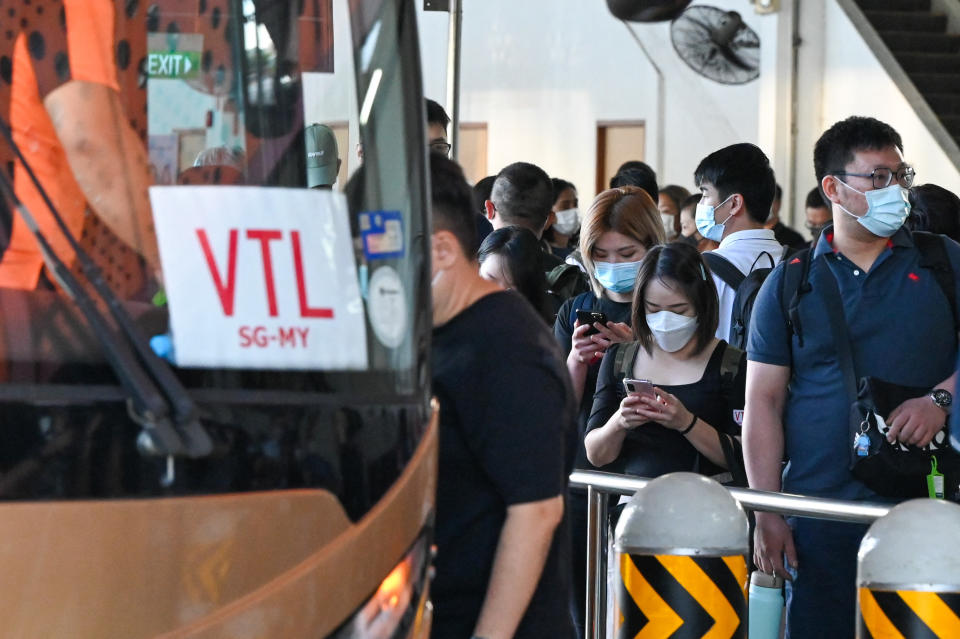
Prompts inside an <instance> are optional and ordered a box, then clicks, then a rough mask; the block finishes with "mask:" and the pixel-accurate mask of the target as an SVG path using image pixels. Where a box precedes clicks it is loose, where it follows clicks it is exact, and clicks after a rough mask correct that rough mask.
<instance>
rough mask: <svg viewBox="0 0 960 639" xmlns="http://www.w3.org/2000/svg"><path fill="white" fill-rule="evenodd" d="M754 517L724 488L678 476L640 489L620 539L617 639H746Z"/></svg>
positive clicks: (617, 539)
mask: <svg viewBox="0 0 960 639" xmlns="http://www.w3.org/2000/svg"><path fill="white" fill-rule="evenodd" d="M747 540H748V525H747V516H746V514H745V513H744V511H743V508H741V507H740V504H738V503H737V501H736V500H735V499H734V498H733V497H731V496H730V493H728V492H727V490H726V489H725V488H723V487H722V486H721V485H720V484H718V483H717V482H715V481H713V480H712V479H709V478H707V477H704V476H703V475H697V474H694V473H672V474H670V475H665V476H663V477H660V478H658V479H655V480H653V481H652V482H650V483H649V484H647V486H646V487H645V488H643V489H642V490H639V491H637V494H636V495H634V496H633V498H632V499H631V500H630V503H629V504H627V506H626V508H624V511H623V514H622V515H621V517H620V521H619V523H618V524H617V530H616V536H615V541H614V551H615V553H616V555H615V556H616V562H617V565H618V566H619V579H618V580H617V585H616V608H615V610H614V627H615V628H616V637H617V639H627V638H629V639H634V638H635V637H637V636H642V637H646V638H649V639H657V638H664V639H665V638H666V637H671V638H672V639H695V638H696V639H699V638H700V637H706V636H709V637H711V638H712V639H734V638H735V639H743V638H744V637H746V636H747V595H746V587H747V564H746V553H747V548H748V546H747Z"/></svg>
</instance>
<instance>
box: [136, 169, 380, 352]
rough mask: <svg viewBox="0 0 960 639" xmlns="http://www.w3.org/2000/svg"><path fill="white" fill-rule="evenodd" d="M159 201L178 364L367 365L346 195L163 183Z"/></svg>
mask: <svg viewBox="0 0 960 639" xmlns="http://www.w3.org/2000/svg"><path fill="white" fill-rule="evenodd" d="M150 201H151V203H152V205H153V217H154V223H155V225H156V228H157V238H158V242H159V245H160V258H161V261H162V263H163V279H164V287H165V289H166V293H167V299H168V304H169V308H170V327H171V332H172V334H173V346H174V351H175V354H176V361H177V364H178V365H180V366H185V367H224V368H269V369H301V370H303V369H314V370H336V369H340V370H345V369H351V370H362V369H366V368H367V338H366V328H365V327H366V321H365V317H364V309H363V301H362V299H361V297H360V287H359V284H358V282H357V269H356V264H355V262H354V256H353V248H352V239H351V236H350V227H349V224H348V222H347V214H348V213H347V205H346V199H345V197H344V196H343V194H341V193H336V192H333V191H321V190H308V189H286V188H261V187H252V186H160V187H152V188H151V189H150Z"/></svg>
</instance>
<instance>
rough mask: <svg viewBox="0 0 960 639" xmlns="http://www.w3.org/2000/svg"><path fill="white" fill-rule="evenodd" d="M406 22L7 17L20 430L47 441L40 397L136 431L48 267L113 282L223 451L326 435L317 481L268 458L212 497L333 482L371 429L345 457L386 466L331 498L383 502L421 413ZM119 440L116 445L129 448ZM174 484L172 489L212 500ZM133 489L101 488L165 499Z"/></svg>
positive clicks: (305, 13)
mask: <svg viewBox="0 0 960 639" xmlns="http://www.w3.org/2000/svg"><path fill="white" fill-rule="evenodd" d="M403 6H404V5H403V3H401V2H397V1H395V0H378V1H364V2H356V1H352V0H350V1H348V0H336V1H333V0H319V1H314V2H267V1H264V0H233V1H229V2H223V1H210V2H198V3H192V2H182V1H181V0H158V1H157V2H151V3H143V2H140V3H138V2H114V1H111V0H93V1H89V2H88V1H84V2H80V1H79V0H76V1H73V2H71V1H66V2H64V10H63V11H61V12H59V14H57V13H56V12H48V13H46V14H45V13H43V12H41V11H36V12H33V13H32V14H31V15H30V16H24V17H23V19H22V20H19V22H18V20H17V18H19V17H20V16H19V15H18V16H17V17H16V18H14V19H12V20H11V21H10V23H9V24H10V25H14V24H15V23H16V24H18V25H19V26H17V28H16V29H13V30H12V31H11V32H8V34H7V37H6V38H5V39H0V75H2V77H0V117H2V118H3V122H2V125H3V126H4V127H9V129H10V130H11V131H12V144H8V143H7V142H6V141H0V170H2V171H3V179H4V180H5V181H6V182H7V183H8V184H9V185H10V189H0V193H4V197H3V198H2V200H0V227H2V228H0V231H2V233H0V240H2V241H0V313H2V314H3V320H2V331H0V382H2V384H0V401H3V402H5V403H7V404H9V406H10V407H11V411H8V412H7V417H6V418H5V419H7V420H10V421H11V422H16V424H17V425H16V426H11V429H12V430H20V431H22V433H21V434H23V435H24V436H26V437H27V438H28V439H30V438H32V437H36V436H39V435H38V433H37V428H38V424H39V423H41V422H44V420H47V422H49V420H50V419H52V418H53V414H52V413H51V408H50V407H51V406H57V407H58V408H57V410H56V411H54V412H57V411H60V412H57V415H58V417H59V418H62V419H64V420H66V421H65V423H67V422H72V421H75V420H81V421H82V419H87V420H89V419H91V418H92V417H91V416H94V415H97V416H99V418H100V419H102V418H103V416H104V415H105V414H107V413H110V414H111V415H113V416H114V417H116V416H121V417H125V413H124V408H123V403H124V401H125V400H126V396H125V395H124V393H123V391H122V390H121V389H120V386H122V384H120V382H122V381H123V380H120V379H118V373H117V369H116V367H115V366H113V367H111V366H110V365H109V363H108V359H109V358H106V357H105V355H104V348H103V337H102V335H101V336H98V335H97V334H96V330H93V329H92V328H91V325H90V322H89V321H88V320H89V316H88V315H85V314H84V313H82V312H81V311H80V309H79V308H78V306H77V304H76V303H75V301H74V298H75V297H76V291H74V290H72V288H71V286H70V285H69V283H68V282H67V281H66V280H65V278H64V276H63V273H61V272H59V271H58V268H57V267H56V264H55V262H58V263H61V264H62V268H64V269H67V270H68V271H69V272H70V273H72V274H74V275H75V276H76V278H77V281H78V282H79V286H80V288H81V289H82V290H83V291H86V292H87V293H91V294H92V292H93V290H94V289H95V288H96V287H95V286H94V285H93V284H91V280H92V279H96V277H98V274H99V276H102V278H103V280H105V282H106V283H107V284H108V286H109V288H110V290H111V291H112V292H113V294H114V295H115V296H116V298H117V300H118V301H119V304H120V305H121V306H122V307H123V309H124V312H125V313H126V314H128V315H129V316H130V317H131V318H132V320H133V323H134V324H135V325H136V328H137V330H138V331H139V332H140V333H141V334H142V336H143V338H144V339H146V340H149V343H150V345H151V348H152V349H153V350H154V351H155V352H156V353H157V354H158V355H160V356H161V357H163V358H165V359H166V360H167V361H168V362H169V365H170V367H171V368H172V369H173V370H174V371H175V373H176V375H177V377H178V378H179V380H180V381H181V383H182V384H183V385H184V386H185V387H186V388H187V390H188V391H189V392H190V394H191V396H192V397H193V398H194V399H195V400H196V401H197V402H198V403H199V404H200V406H201V412H202V417H203V420H204V422H205V423H206V424H207V425H208V428H210V429H212V430H213V431H214V433H213V435H214V439H215V446H214V449H215V450H217V446H220V449H221V453H222V456H223V459H224V460H226V459H228V458H229V457H230V455H229V454H227V452H226V451H229V450H234V451H235V450H236V447H244V446H246V447H249V445H250V442H251V441H257V442H259V441H260V440H258V439H257V437H260V436H261V435H262V436H263V442H267V441H269V442H271V445H277V444H278V443H279V442H282V441H283V437H284V436H287V437H289V433H290V431H286V434H285V435H283V436H281V435H280V434H278V432H273V431H271V428H279V426H278V424H283V425H286V426H287V427H290V428H292V429H296V428H301V429H304V428H305V429H306V430H305V431H301V432H300V433H299V435H298V437H305V438H306V439H307V440H309V439H310V437H311V436H313V435H316V437H315V438H314V440H312V441H308V443H309V444H310V445H313V446H314V447H315V449H316V451H321V452H316V454H317V455H318V459H317V460H315V464H319V466H316V465H315V466H313V467H307V468H305V467H303V465H302V463H301V465H300V466H297V471H296V472H295V473H294V474H293V475H291V474H290V473H291V472H293V471H292V470H291V469H292V468H293V465H294V462H295V461H297V462H298V463H300V462H302V461H303V459H302V457H303V456H304V455H307V456H309V450H307V449H309V448H310V446H307V447H306V449H304V448H298V449H297V452H296V455H298V456H300V457H301V459H299V460H294V459H293V458H292V457H290V458H289V459H287V458H285V457H284V453H283V452H282V451H281V452H280V453H278V454H277V456H276V459H278V460H280V466H279V467H280V468H282V470H277V469H276V468H274V471H276V473H274V474H272V475H271V474H269V473H268V474H267V475H268V476H265V475H258V474H257V472H255V471H253V470H251V469H247V470H245V471H243V472H241V473H234V472H233V471H229V472H228V471H225V470H224V469H223V468H221V469H220V471H219V472H224V473H226V474H225V477H229V478H228V479H227V480H226V481H225V482H222V486H220V487H218V488H217V490H228V489H238V488H239V489H242V488H245V487H254V486H263V487H270V486H272V487H282V486H284V485H288V486H289V485H293V486H295V485H311V482H314V484H315V483H316V482H318V481H320V480H319V479H317V478H318V477H320V476H323V478H324V479H323V481H324V482H326V481H328V480H329V482H328V483H329V484H330V485H331V486H333V485H334V484H336V483H337V482H338V481H339V482H340V485H341V486H342V485H344V484H345V482H344V480H343V477H342V476H339V477H336V478H335V479H336V481H334V480H333V479H330V477H334V476H336V475H337V473H336V472H331V471H330V468H329V467H331V466H336V467H337V468H339V467H340V466H341V465H342V459H341V456H342V455H343V454H346V453H345V452H344V451H345V450H347V449H350V450H351V451H352V448H351V447H352V446H354V445H355V444H356V442H354V441H352V439H351V438H352V437H353V436H354V435H355V434H357V433H361V432H363V433H365V430H364V429H367V428H370V426H369V425H368V422H371V423H372V422H378V423H380V424H386V425H387V430H388V431H390V428H393V429H394V431H395V432H394V431H390V434H389V436H388V437H386V438H385V439H384V441H385V442H386V443H383V444H381V446H380V447H381V448H382V450H379V452H378V451H376V450H375V449H374V450H373V451H370V450H365V451H363V452H362V453H356V454H358V455H360V456H361V457H366V456H369V457H370V462H371V463H372V464H379V463H382V457H383V456H384V455H388V454H392V455H394V456H395V457H396V458H397V459H398V460H401V461H399V462H397V463H392V465H391V470H388V471H386V472H383V473H382V475H383V476H382V477H377V478H376V481H375V482H373V483H375V484H376V487H374V488H372V489H371V488H370V487H369V486H365V488H364V490H365V491H366V492H364V494H363V495H360V496H353V497H349V498H347V499H346V501H348V502H349V501H350V500H351V499H354V500H355V501H354V502H353V503H354V504H355V505H356V509H355V510H354V511H353V512H351V514H357V513H360V512H362V511H363V509H364V508H366V507H368V506H369V504H371V503H373V501H374V498H375V496H376V494H378V491H380V492H382V490H384V489H385V487H387V486H388V485H389V478H390V477H392V476H394V475H395V471H396V470H397V468H400V467H402V459H403V458H404V455H405V454H406V453H403V454H400V455H399V456H398V455H397V454H396V452H397V447H400V448H402V449H403V450H404V451H407V452H409V451H411V450H413V447H414V446H415V443H416V440H417V437H418V436H419V432H420V431H419V430H418V429H419V428H422V425H423V424H425V423H426V419H425V416H426V415H427V414H428V393H429V388H428V384H427V382H426V380H428V379H429V376H428V370H427V368H426V362H427V355H426V354H427V348H428V346H429V321H430V318H429V298H428V297H426V293H427V291H428V287H427V285H426V284H427V282H428V269H427V262H426V247H427V246H429V244H428V243H426V242H425V241H424V238H425V237H426V230H425V229H426V224H427V223H428V217H427V211H426V195H425V177H424V174H425V171H424V166H425V162H426V149H425V145H424V144H423V139H424V134H423V127H424V124H423V103H422V97H421V95H422V93H421V87H420V80H419V69H418V66H419V53H418V51H417V46H416V25H415V24H414V23H413V21H412V20H410V19H407V18H405V17H404V16H406V15H407V14H409V13H410V12H408V11H402V10H401V7H403ZM38 8H39V7H38ZM5 23H6V20H5ZM58 218H59V219H58ZM34 226H35V228H33V227H34ZM38 234H39V235H38ZM71 236H72V238H73V240H74V241H73V242H72V241H71ZM44 244H47V245H49V247H50V252H51V253H52V254H53V255H55V256H56V259H55V260H54V261H51V257H50V255H45V251H44V250H43V246H44ZM84 256H89V259H90V261H91V262H92V263H93V265H94V267H95V268H94V269H90V268H86V269H85V268H84ZM93 297H94V298H95V297H96V296H93ZM99 306H100V312H101V314H102V315H104V316H107V315H108V313H107V308H106V305H105V304H103V303H102V302H100V303H99ZM108 324H109V326H110V327H111V328H112V329H113V330H114V331H117V332H119V331H118V329H117V326H116V322H115V321H112V320H111V321H110V322H108ZM81 408H82V409H81ZM18 411H19V412H18ZM80 413H84V414H83V416H82V419H81V416H80ZM122 421H126V422H128V424H127V425H128V426H129V425H130V424H129V422H130V421H131V420H130V418H129V417H126V418H125V419H124V420H122ZM47 422H44V423H47ZM211 423H212V424H214V425H213V426H210V424H211ZM254 424H256V426H254ZM390 424H392V425H393V426H389V425H390ZM405 425H410V427H409V429H408V428H407V426H405ZM415 425H418V426H415ZM256 428H261V429H265V430H260V431H257V432H256V433H254V430H256ZM218 429H219V430H222V432H219V431H218ZM130 430H131V433H132V435H131V433H127V432H125V431H124V432H122V433H121V434H118V435H117V437H118V438H119V440H120V442H121V443H119V444H118V446H119V447H120V448H121V449H122V450H124V451H128V449H130V450H132V447H133V446H134V442H135V439H136V434H137V429H136V428H131V429H130ZM321 431H324V433H323V435H322V436H321V435H319V434H318V433H320V432H321ZM238 433H240V434H241V435H242V437H241V435H238ZM345 434H346V435H345ZM238 438H239V439H244V438H247V439H246V440H245V441H244V442H243V443H241V442H240V441H239V439H238ZM321 440H322V441H321ZM327 440H330V442H335V443H336V445H335V446H334V445H333V444H330V446H328V443H330V442H328V441H327ZM31 441H32V440H31ZM261 443H262V442H261ZM280 445H282V444H280ZM257 446H259V444H257V445H256V446H254V448H257ZM331 446H333V448H334V449H335V450H333V452H331V451H330V447H331ZM374 448H376V447H374ZM35 452H36V451H35V450H34V449H32V448H30V447H29V446H27V447H26V448H24V449H23V454H24V455H26V456H30V455H33V454H34V453H35ZM261 453H262V454H264V455H267V454H268V453H266V452H264V451H259V452H258V453H256V454H255V455H254V456H257V455H259V454H261ZM124 454H126V453H124ZM291 454H292V453H291ZM351 454H354V453H353V452H351ZM214 456H215V457H216V454H215V455H214ZM13 458H14V462H16V461H22V459H19V458H18V457H17V454H16V453H14V454H13ZM235 461H236V460H234V462H235ZM261 461H262V460H261ZM14 462H11V463H14ZM205 463H207V464H208V465H210V464H211V463H212V462H210V460H209V459H208V460H206V462H205ZM213 465H214V466H215V465H216V464H215V463H213ZM161 466H164V464H158V467H161ZM254 466H256V464H254ZM261 466H262V464H261ZM308 466H309V464H308ZM394 466H396V468H393V467H394ZM251 468H253V467H251ZM257 468H258V469H259V468H261V467H257ZM128 470H129V469H128ZM382 470H383V469H381V471H382ZM321 471H322V472H321ZM136 472H138V473H142V472H143V469H142V468H141V469H138V470H137V471H136ZM151 472H152V471H151ZM377 472H380V471H377ZM135 474H136V473H135ZM148 474H149V473H148ZM294 475H295V477H294ZM328 476H329V477H328ZM281 477H282V479H281ZM291 477H294V478H293V479H292V480H291ZM170 481H172V480H168V483H169V482H170ZM177 481H178V482H182V483H179V484H178V483H176V482H174V483H173V484H172V485H173V486H174V488H176V486H180V487H181V489H182V490H183V491H187V492H192V491H204V490H211V489H212V488H211V486H212V484H213V483H216V482H210V480H209V477H207V479H205V480H203V481H192V482H191V481H188V480H187V479H186V478H184V477H183V476H182V475H181V477H180V479H178V480H177ZM259 481H266V482H267V484H258V483H257V482H259ZM124 482H126V480H124V481H121V482H120V483H121V484H123V486H119V485H117V486H115V489H116V490H115V491H114V493H111V494H142V493H144V492H146V493H149V492H150V491H151V490H154V489H155V488H156V486H155V485H154V484H153V483H152V482H151V481H148V480H141V479H138V480H136V481H130V482H127V483H124ZM321 483H323V482H321ZM324 485H326V484H324ZM0 488H2V487H0ZM167 489H169V486H167ZM51 490H52V489H51ZM57 490H59V491H60V492H59V493H58V494H63V490H62V487H61V488H59V489H57ZM90 490H93V489H90ZM40 492H41V493H42V492H43V489H42V488H41V489H40ZM55 492H56V491H55ZM94 493H95V491H94ZM94 493H88V494H94ZM6 494H7V495H8V496H22V495H23V494H24V493H23V492H22V491H20V490H18V489H11V490H9V491H8V492H7V493H6ZM0 496H3V491H2V490H0ZM81 496H82V495H81ZM341 496H342V495H341ZM348 506H349V504H348ZM348 509H349V508H348Z"/></svg>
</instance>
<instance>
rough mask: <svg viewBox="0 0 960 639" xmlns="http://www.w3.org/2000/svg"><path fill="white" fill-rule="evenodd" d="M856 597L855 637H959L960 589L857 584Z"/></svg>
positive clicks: (884, 638) (909, 638)
mask: <svg viewBox="0 0 960 639" xmlns="http://www.w3.org/2000/svg"><path fill="white" fill-rule="evenodd" d="M857 599H858V601H859V609H860V615H859V620H858V623H857V639H894V638H896V639H920V638H922V639H953V638H954V637H960V593H957V592H922V591H918V590H873V589H870V588H860V589H859V592H858V593H857Z"/></svg>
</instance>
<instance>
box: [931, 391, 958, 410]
mask: <svg viewBox="0 0 960 639" xmlns="http://www.w3.org/2000/svg"><path fill="white" fill-rule="evenodd" d="M930 399H932V400H933V403H934V404H936V405H937V406H938V407H939V408H942V409H943V410H945V411H947V412H948V413H949V412H950V406H951V405H952V404H953V395H951V394H950V391H948V390H943V389H942V388H934V389H933V390H932V391H931V392H930Z"/></svg>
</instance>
